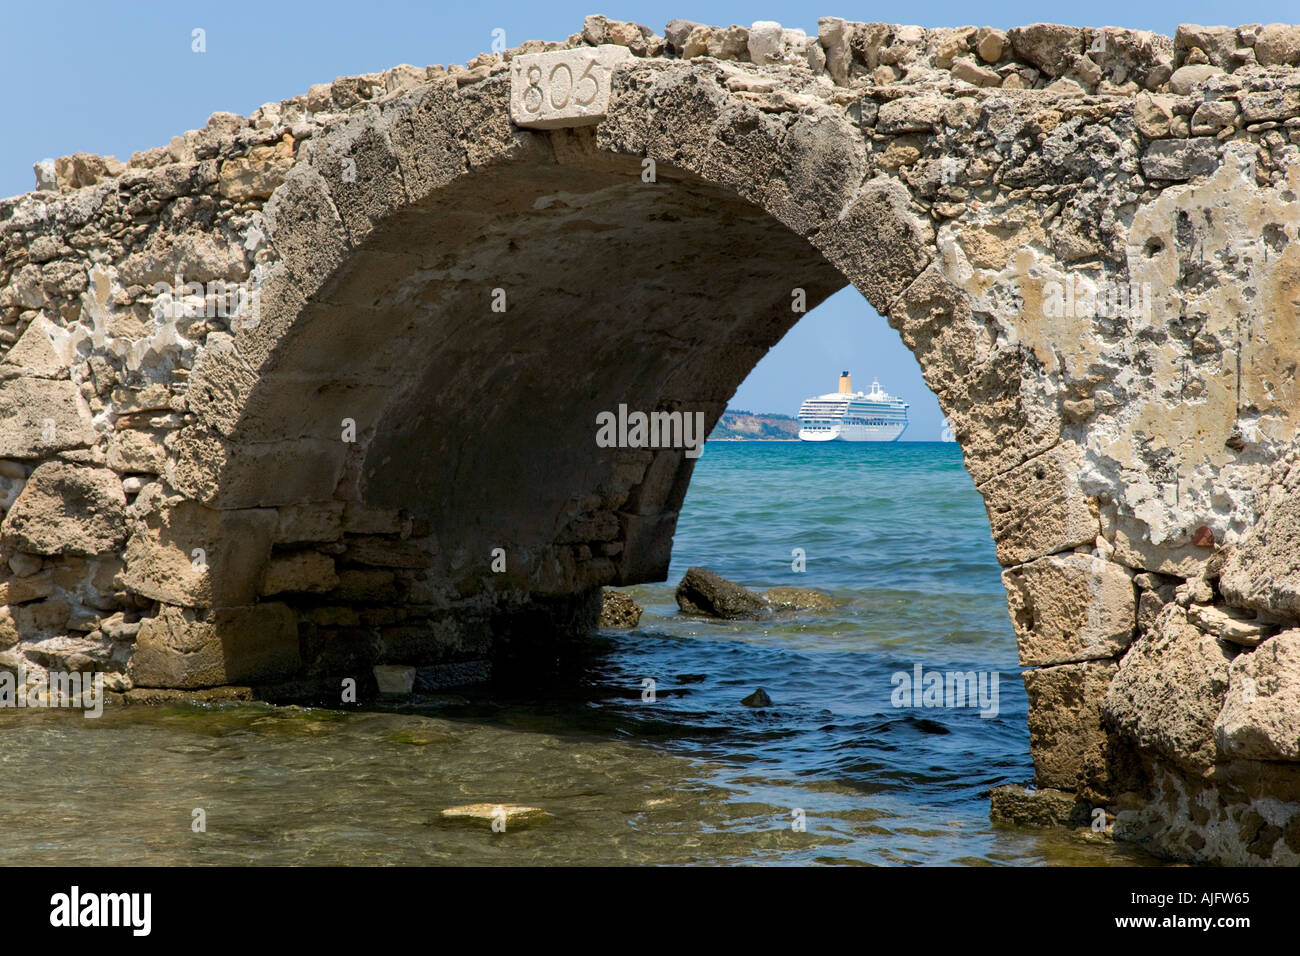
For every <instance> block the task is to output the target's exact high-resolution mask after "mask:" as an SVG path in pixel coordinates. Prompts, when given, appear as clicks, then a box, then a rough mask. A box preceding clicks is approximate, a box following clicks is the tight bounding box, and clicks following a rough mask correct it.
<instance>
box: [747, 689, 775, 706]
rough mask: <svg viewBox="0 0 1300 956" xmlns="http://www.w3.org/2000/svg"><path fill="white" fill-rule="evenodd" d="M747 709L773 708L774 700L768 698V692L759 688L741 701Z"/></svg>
mask: <svg viewBox="0 0 1300 956" xmlns="http://www.w3.org/2000/svg"><path fill="white" fill-rule="evenodd" d="M741 703H742V704H744V705H745V706H746V707H771V706H772V698H771V697H768V696H767V691H765V690H763V688H761V687H760V688H759V689H758V690H756V691H754V693H752V694H750V695H749V696H748V697H746V698H745V699H744V700H742V701H741Z"/></svg>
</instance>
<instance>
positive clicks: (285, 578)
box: [261, 551, 339, 594]
mask: <svg viewBox="0 0 1300 956" xmlns="http://www.w3.org/2000/svg"><path fill="white" fill-rule="evenodd" d="M338 583H339V577H338V575H337V574H336V573H335V572H334V559H333V558H331V557H330V556H329V555H328V554H321V553H320V552H319V551H299V552H298V553H296V554H287V555H284V556H283V557H278V558H275V559H273V560H272V561H271V563H270V564H268V565H267V566H266V571H265V572H264V573H263V575H262V588H261V593H262V594H280V593H283V592H286V591H294V592H309V591H314V592H322V591H332V590H333V589H334V588H336V587H338Z"/></svg>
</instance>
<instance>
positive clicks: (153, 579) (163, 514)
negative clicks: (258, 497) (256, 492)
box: [124, 484, 276, 607]
mask: <svg viewBox="0 0 1300 956" xmlns="http://www.w3.org/2000/svg"><path fill="white" fill-rule="evenodd" d="M275 527H276V514H275V512H274V511H272V510H270V509H247V510H238V511H216V510H214V509H212V508H207V507H204V506H203V505H201V504H199V503H197V502H194V501H187V500H184V499H182V498H180V497H179V496H178V497H174V498H171V499H168V498H166V497H165V496H164V494H163V491H162V489H161V487H160V486H159V485H157V484H154V485H150V486H148V487H147V488H145V489H144V490H143V491H141V492H140V495H139V496H138V497H137V499H136V502H135V504H134V505H133V507H132V533H131V538H130V540H129V541H128V542H127V546H126V574H125V578H124V580H125V583H126V586H127V587H129V588H131V589H132V590H134V591H136V592H137V593H139V594H143V595H145V596H146V597H150V598H153V599H154V600H156V601H163V602H165V603H167V604H176V605H183V606H186V607H213V606H216V607H234V606H241V605H246V604H252V603H253V602H254V601H255V600H256V599H257V595H258V589H259V585H260V583H261V577H262V570H263V568H264V566H265V565H266V562H267V560H268V558H269V557H270V554H271V538H272V536H273V534H274V532H275Z"/></svg>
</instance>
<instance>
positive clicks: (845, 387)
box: [840, 372, 853, 395]
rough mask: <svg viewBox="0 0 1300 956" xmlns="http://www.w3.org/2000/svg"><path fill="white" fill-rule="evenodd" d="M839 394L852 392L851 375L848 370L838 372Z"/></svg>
mask: <svg viewBox="0 0 1300 956" xmlns="http://www.w3.org/2000/svg"><path fill="white" fill-rule="evenodd" d="M840 394H841V395H851V394H853V376H852V375H850V374H849V373H848V372H840Z"/></svg>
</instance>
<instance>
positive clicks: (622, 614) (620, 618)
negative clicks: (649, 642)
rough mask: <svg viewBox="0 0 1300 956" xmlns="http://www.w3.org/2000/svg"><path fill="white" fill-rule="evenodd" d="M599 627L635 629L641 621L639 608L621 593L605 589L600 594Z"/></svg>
mask: <svg viewBox="0 0 1300 956" xmlns="http://www.w3.org/2000/svg"><path fill="white" fill-rule="evenodd" d="M602 598H603V603H602V605H601V608H600V626H601V627H612V628H628V627H636V624H637V621H639V620H641V606H640V605H639V604H637V603H636V602H635V601H633V600H632V599H631V598H630V597H628V596H627V595H626V594H624V593H623V592H622V591H614V590H612V589H610V588H606V589H605V590H604V592H602Z"/></svg>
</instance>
